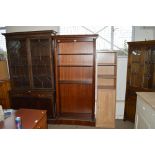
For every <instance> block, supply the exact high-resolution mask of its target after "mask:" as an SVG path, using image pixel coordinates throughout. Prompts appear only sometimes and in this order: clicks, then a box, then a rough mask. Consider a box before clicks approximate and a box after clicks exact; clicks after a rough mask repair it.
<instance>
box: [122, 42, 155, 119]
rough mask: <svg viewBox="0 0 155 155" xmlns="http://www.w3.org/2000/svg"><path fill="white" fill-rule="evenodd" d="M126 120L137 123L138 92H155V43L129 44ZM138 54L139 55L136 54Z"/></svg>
mask: <svg viewBox="0 0 155 155" xmlns="http://www.w3.org/2000/svg"><path fill="white" fill-rule="evenodd" d="M128 44H129V55H128V70H127V88H126V98H125V112H124V120H129V121H132V122H134V121H135V112H136V100H137V95H136V92H148V91H155V87H154V85H155V81H154V80H153V79H154V78H155V70H154V64H152V62H153V61H154V60H155V57H154V53H155V41H139V42H129V43H128ZM136 53H137V54H136Z"/></svg>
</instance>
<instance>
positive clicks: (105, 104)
mask: <svg viewBox="0 0 155 155" xmlns="http://www.w3.org/2000/svg"><path fill="white" fill-rule="evenodd" d="M115 100H116V91H115V90H108V89H105V90H98V102H97V115H96V127H105V128H106V127H108V128H109V127H112V128H113V127H114V126H115Z"/></svg>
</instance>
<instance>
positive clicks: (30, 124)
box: [0, 109, 46, 129]
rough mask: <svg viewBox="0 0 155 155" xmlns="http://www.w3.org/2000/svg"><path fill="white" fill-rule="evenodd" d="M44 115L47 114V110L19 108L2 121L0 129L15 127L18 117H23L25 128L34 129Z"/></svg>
mask: <svg viewBox="0 0 155 155" xmlns="http://www.w3.org/2000/svg"><path fill="white" fill-rule="evenodd" d="M44 115H46V110H35V109H19V110H18V111H16V112H14V113H13V114H12V115H11V116H10V117H8V118H6V119H5V120H4V121H1V122H0V129H15V128H16V125H15V118H16V117H21V119H22V126H23V129H33V128H34V127H35V126H36V125H37V123H38V122H39V121H40V120H41V119H42V118H43V117H44Z"/></svg>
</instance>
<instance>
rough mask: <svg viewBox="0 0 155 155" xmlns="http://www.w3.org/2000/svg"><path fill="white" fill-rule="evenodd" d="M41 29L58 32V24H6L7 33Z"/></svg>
mask: <svg viewBox="0 0 155 155" xmlns="http://www.w3.org/2000/svg"><path fill="white" fill-rule="evenodd" d="M41 30H54V31H56V32H59V26H6V32H7V33H10V32H24V31H41Z"/></svg>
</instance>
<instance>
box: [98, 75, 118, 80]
mask: <svg viewBox="0 0 155 155" xmlns="http://www.w3.org/2000/svg"><path fill="white" fill-rule="evenodd" d="M98 78H103V79H116V76H115V75H98Z"/></svg>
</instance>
